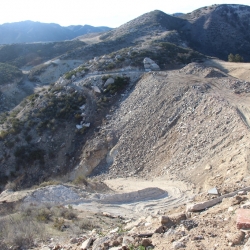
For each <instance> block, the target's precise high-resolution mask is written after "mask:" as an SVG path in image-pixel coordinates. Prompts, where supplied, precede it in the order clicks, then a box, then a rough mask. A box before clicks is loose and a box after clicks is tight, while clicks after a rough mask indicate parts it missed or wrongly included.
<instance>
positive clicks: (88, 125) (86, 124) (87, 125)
mask: <svg viewBox="0 0 250 250" xmlns="http://www.w3.org/2000/svg"><path fill="white" fill-rule="evenodd" d="M82 126H83V127H86V128H89V127H90V123H83V124H82Z"/></svg>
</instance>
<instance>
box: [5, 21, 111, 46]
mask: <svg viewBox="0 0 250 250" xmlns="http://www.w3.org/2000/svg"><path fill="white" fill-rule="evenodd" d="M108 30H111V28H109V27H105V26H101V27H93V26H91V25H83V26H82V25H71V26H68V27H62V26H60V25H59V24H55V23H40V22H33V21H22V22H15V23H5V24H2V25H0V34H1V36H0V44H11V43H33V42H57V41H64V40H71V39H73V38H76V37H77V36H80V35H84V34H88V33H95V32H105V31H108Z"/></svg>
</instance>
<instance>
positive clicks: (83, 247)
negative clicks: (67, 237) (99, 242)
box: [80, 237, 93, 250]
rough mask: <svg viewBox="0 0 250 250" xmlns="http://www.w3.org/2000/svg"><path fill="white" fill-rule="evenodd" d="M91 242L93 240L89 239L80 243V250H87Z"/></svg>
mask: <svg viewBox="0 0 250 250" xmlns="http://www.w3.org/2000/svg"><path fill="white" fill-rule="evenodd" d="M92 241H93V238H92V237H90V238H89V239H87V240H85V241H84V242H83V243H82V245H81V248H80V249H81V250H85V249H88V248H89V247H90V245H91V243H92Z"/></svg>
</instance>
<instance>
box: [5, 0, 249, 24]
mask: <svg viewBox="0 0 250 250" xmlns="http://www.w3.org/2000/svg"><path fill="white" fill-rule="evenodd" d="M181 2H182V3H181ZM181 2H180V1H173V0H170V1H169V0H153V1H145V0H144V1H141V0H1V8H0V24H2V23H7V22H18V21H25V20H32V21H39V22H45V23H58V24H60V25H62V26H68V25H77V24H80V25H84V24H89V25H93V26H109V27H113V28H115V27H118V26H120V25H121V24H123V23H125V22H128V21H130V20H131V19H133V18H136V17H138V16H140V15H142V14H144V13H146V12H149V11H152V10H156V9H158V10H162V11H164V12H165V13H168V14H172V13H175V12H184V13H187V12H191V11H193V10H195V9H198V8H200V7H203V6H209V5H213V4H223V3H228V4H233V3H234V4H244V5H249V6H250V0H238V1H237V0H234V1H230V0H228V1H219V0H218V1H211V0H203V1H197V0H188V1H185V3H183V2H184V1H181Z"/></svg>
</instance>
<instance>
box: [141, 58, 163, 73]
mask: <svg viewBox="0 0 250 250" xmlns="http://www.w3.org/2000/svg"><path fill="white" fill-rule="evenodd" d="M143 64H144V69H145V71H152V70H153V71H154V70H160V67H159V66H158V65H157V64H156V63H155V62H154V61H153V60H152V59H150V58H148V57H146V58H144V60H143Z"/></svg>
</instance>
